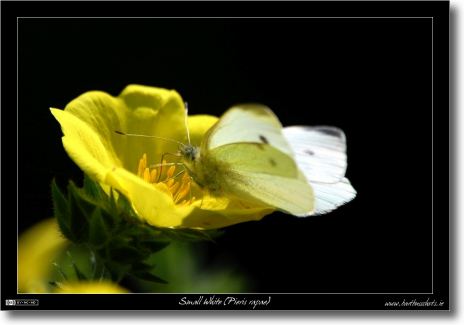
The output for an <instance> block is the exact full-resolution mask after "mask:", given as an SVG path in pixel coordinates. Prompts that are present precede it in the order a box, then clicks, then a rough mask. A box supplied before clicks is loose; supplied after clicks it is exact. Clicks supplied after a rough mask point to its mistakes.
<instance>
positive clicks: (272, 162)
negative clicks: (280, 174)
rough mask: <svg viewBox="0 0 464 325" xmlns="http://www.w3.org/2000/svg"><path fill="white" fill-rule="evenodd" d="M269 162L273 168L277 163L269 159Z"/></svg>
mask: <svg viewBox="0 0 464 325" xmlns="http://www.w3.org/2000/svg"><path fill="white" fill-rule="evenodd" d="M269 162H270V163H271V165H272V166H275V165H277V163H276V162H275V161H274V159H272V158H271V159H269Z"/></svg>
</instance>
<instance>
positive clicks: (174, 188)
mask: <svg viewBox="0 0 464 325" xmlns="http://www.w3.org/2000/svg"><path fill="white" fill-rule="evenodd" d="M179 185H180V183H179V182H176V184H174V185H173V186H171V188H170V189H169V190H170V191H171V193H172V194H174V193H176V190H177V188H178V187H179Z"/></svg>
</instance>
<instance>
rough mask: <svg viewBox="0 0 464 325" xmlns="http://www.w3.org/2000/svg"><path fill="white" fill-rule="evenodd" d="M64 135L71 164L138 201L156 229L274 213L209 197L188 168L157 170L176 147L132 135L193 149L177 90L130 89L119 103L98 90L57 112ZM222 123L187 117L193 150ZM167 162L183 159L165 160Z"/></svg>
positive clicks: (202, 225) (135, 204) (206, 224)
mask: <svg viewBox="0 0 464 325" xmlns="http://www.w3.org/2000/svg"><path fill="white" fill-rule="evenodd" d="M51 112H52V114H53V115H54V116H55V118H56V119H57V120H58V122H59V123H60V124H61V128H62V130H63V133H64V137H63V145H64V148H65V150H66V151H67V153H68V155H69V156H70V157H71V159H72V160H73V161H74V162H75V163H76V164H77V165H78V166H79V167H80V168H81V169H82V170H83V171H84V172H85V173H86V174H87V175H88V176H90V177H91V178H92V179H93V180H95V181H97V182H99V183H100V185H102V188H103V189H104V190H105V192H106V193H107V194H108V193H109V191H110V188H111V187H112V188H114V189H117V190H118V191H120V192H121V193H123V194H124V195H126V196H127V197H128V198H129V199H130V200H131V202H132V205H133V207H134V210H135V211H136V212H137V214H138V216H139V217H140V218H141V219H143V220H145V221H146V222H148V223H149V224H150V225H153V226H157V227H170V228H172V227H180V228H200V229H214V228H221V227H226V226H229V225H233V224H236V223H240V222H245V221H250V220H260V219H261V218H262V217H264V216H265V215H267V214H269V213H271V212H273V211H274V210H275V209H274V208H273V207H260V206H255V207H251V208H250V209H242V208H240V207H237V206H236V205H235V204H233V203H231V202H229V200H227V199H215V198H212V197H208V196H204V195H203V193H202V192H201V191H200V189H199V188H198V187H196V186H195V184H191V183H190V180H189V179H188V177H183V176H185V175H179V176H178V177H177V178H176V179H173V180H168V179H169V178H170V177H171V176H175V175H177V174H178V172H180V171H182V169H178V170H177V171H176V170H175V168H171V167H169V166H163V167H160V168H158V169H156V168H150V166H151V165H156V164H160V163H161V158H162V155H163V153H177V151H178V146H179V145H178V144H176V143H173V142H171V141H166V140H161V139H153V138H142V137H127V136H122V135H119V134H116V133H114V131H115V130H118V131H122V132H124V133H130V134H141V135H153V136H159V137H163V138H167V139H172V140H175V141H178V142H182V143H187V142H188V140H187V131H186V128H185V111H184V103H183V100H182V98H181V97H180V95H179V94H178V93H177V92H176V91H175V90H167V89H162V88H154V87H147V86H140V85H129V86H127V87H126V88H125V89H124V90H123V91H122V92H121V94H120V95H119V96H118V97H112V96H110V95H109V94H107V93H104V92H100V91H91V92H87V93H85V94H83V95H81V96H79V97H78V98H76V99H75V100H73V101H72V102H70V103H69V104H68V105H67V106H66V108H65V110H64V111H63V110H59V109H55V108H51ZM217 120H218V119H217V117H214V116H209V115H196V116H190V117H189V118H188V125H189V131H190V139H191V144H192V145H195V146H199V145H200V144H201V140H202V138H203V136H204V134H205V133H206V131H207V130H208V129H209V128H210V127H211V126H212V125H213V124H214V123H216V122H217ZM164 160H168V162H179V158H178V157H173V156H172V155H165V159H164Z"/></svg>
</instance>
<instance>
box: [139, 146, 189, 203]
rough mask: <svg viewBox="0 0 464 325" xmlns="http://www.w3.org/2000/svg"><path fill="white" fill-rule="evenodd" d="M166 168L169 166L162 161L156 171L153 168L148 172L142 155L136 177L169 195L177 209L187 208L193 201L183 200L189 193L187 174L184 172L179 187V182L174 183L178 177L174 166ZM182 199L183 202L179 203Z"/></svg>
mask: <svg viewBox="0 0 464 325" xmlns="http://www.w3.org/2000/svg"><path fill="white" fill-rule="evenodd" d="M168 167H169V166H167V165H166V160H163V164H162V165H161V166H160V167H159V168H158V169H157V168H154V169H152V170H150V168H148V167H147V155H146V154H143V157H142V159H140V162H139V169H138V172H137V176H138V177H140V178H141V179H143V180H144V181H146V182H147V183H150V184H153V186H155V187H156V188H157V189H159V190H161V191H163V192H165V193H167V194H169V195H170V196H171V197H172V199H173V201H174V204H175V205H176V206H177V207H181V206H189V205H190V204H192V203H193V202H194V201H195V197H194V196H193V197H191V198H189V199H188V200H187V199H184V198H185V197H186V196H187V194H188V193H189V192H190V177H189V174H188V173H186V172H184V176H183V177H182V181H181V182H182V185H181V182H176V181H175V179H176V177H177V176H179V174H177V175H175V174H174V173H175V171H176V166H170V167H169V169H168ZM166 170H167V171H166ZM182 199H184V200H183V201H182V202H179V201H180V200H182Z"/></svg>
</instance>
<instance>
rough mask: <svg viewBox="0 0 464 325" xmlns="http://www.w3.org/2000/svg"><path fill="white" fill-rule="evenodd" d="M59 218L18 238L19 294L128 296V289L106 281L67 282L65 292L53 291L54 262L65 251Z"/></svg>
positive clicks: (63, 290) (60, 290)
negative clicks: (123, 294)
mask: <svg viewBox="0 0 464 325" xmlns="http://www.w3.org/2000/svg"><path fill="white" fill-rule="evenodd" d="M66 245H67V242H66V240H65V239H64V238H63V237H62V235H61V233H60V231H59V229H58V225H57V224H56V220H55V219H47V220H44V221H41V222H39V223H37V224H36V225H34V226H32V227H31V228H29V229H27V230H26V231H25V232H24V233H22V234H21V236H19V239H18V293H48V292H50V290H53V292H56V293H127V292H130V291H128V290H127V289H125V288H123V287H121V286H119V285H117V284H115V283H112V282H109V281H107V280H104V281H102V282H89V281H80V282H71V283H70V282H67V281H65V282H63V285H64V286H65V287H66V288H65V289H57V288H54V289H52V286H51V285H50V284H49V282H50V280H52V278H53V271H54V266H53V264H52V263H53V262H55V261H56V260H57V259H59V256H60V254H61V253H62V252H63V251H64V250H65V248H66Z"/></svg>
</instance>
